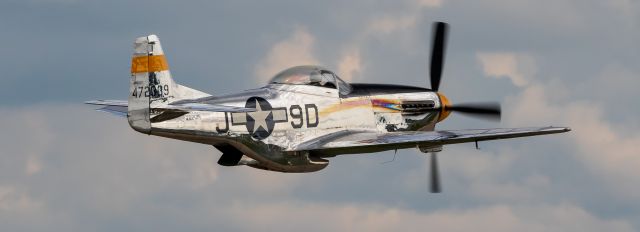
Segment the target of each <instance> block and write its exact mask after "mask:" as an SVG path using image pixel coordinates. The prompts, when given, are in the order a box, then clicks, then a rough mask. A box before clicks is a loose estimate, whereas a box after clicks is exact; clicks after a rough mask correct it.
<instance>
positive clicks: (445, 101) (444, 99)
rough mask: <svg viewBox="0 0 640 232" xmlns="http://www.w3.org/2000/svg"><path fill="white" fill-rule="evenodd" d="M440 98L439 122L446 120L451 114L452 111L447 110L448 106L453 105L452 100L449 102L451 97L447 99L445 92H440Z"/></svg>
mask: <svg viewBox="0 0 640 232" xmlns="http://www.w3.org/2000/svg"><path fill="white" fill-rule="evenodd" d="M437 94H438V98H440V108H441V110H440V116H438V122H441V121H442V120H444V119H445V118H447V117H448V116H449V114H451V111H449V110H447V107H449V106H451V102H449V99H447V97H445V96H444V94H442V93H440V92H438V93H437Z"/></svg>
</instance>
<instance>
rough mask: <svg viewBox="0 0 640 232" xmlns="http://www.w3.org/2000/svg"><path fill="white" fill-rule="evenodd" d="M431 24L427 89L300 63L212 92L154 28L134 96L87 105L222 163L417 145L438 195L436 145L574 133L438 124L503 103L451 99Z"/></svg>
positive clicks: (265, 165) (137, 69)
mask: <svg viewBox="0 0 640 232" xmlns="http://www.w3.org/2000/svg"><path fill="white" fill-rule="evenodd" d="M434 25H435V30H434V32H435V34H434V37H433V48H432V54H431V89H427V88H421V87H414V86H402V85H386V84H360V83H347V82H345V81H343V80H341V79H340V78H339V77H338V76H337V75H336V74H335V73H333V72H331V71H329V70H327V69H324V68H322V67H318V66H298V67H293V68H290V69H287V70H284V71H282V72H280V73H279V74H277V75H276V76H275V77H274V78H273V79H272V80H271V81H270V82H269V83H268V84H267V85H266V86H264V87H262V88H257V89H250V90H246V91H242V92H239V93H233V94H228V95H220V96H213V95H209V94H206V93H204V92H200V91H198V90H194V89H191V88H188V87H186V86H182V85H179V84H177V83H176V82H174V80H173V79H172V77H171V73H170V72H169V66H168V65H167V60H166V58H165V56H164V52H163V51H162V47H161V46H160V41H159V40H158V37H157V36H155V35H149V36H144V37H140V38H137V39H136V41H135V43H134V47H135V51H134V53H133V59H132V61H131V85H130V89H129V99H128V101H118V100H99V101H89V102H86V103H87V104H92V105H101V106H102V108H100V109H98V110H99V111H104V112H109V113H114V114H116V115H119V116H122V117H127V119H128V121H129V125H130V126H131V127H132V128H133V129H134V130H136V131H138V132H141V133H144V134H149V135H156V136H162V137H167V138H172V139H179V140H184V141H190V142H196V143H202V144H210V145H213V146H214V147H215V148H217V149H218V150H220V152H222V156H221V157H220V159H219V160H218V164H220V165H224V166H239V165H247V166H250V167H254V168H259V169H264V170H270V171H278V172H314V171H318V170H321V169H323V168H325V167H326V166H327V165H328V164H329V161H328V160H327V159H326V158H328V157H333V156H336V155H343V154H355V153H370V152H380V151H386V150H397V149H405V148H418V149H419V150H420V151H421V152H424V153H431V191H432V192H440V184H439V183H440V181H439V177H438V171H437V170H438V168H437V157H436V152H439V151H441V150H442V146H443V145H447V144H456V143H466V142H476V143H477V142H478V141H484V140H495V139H507V138H515V137H525V136H534V135H543V134H552V133H562V132H567V131H569V130H570V129H569V128H565V127H534V128H508V129H467V130H438V131H436V130H434V129H435V126H436V124H437V123H438V122H441V121H442V120H444V119H445V118H447V116H448V115H449V114H450V113H451V112H460V113H464V114H467V115H472V116H481V117H489V118H493V119H499V118H500V106H499V104H497V103H492V104H486V103H485V104H477V103H476V104H459V105H454V104H451V103H450V101H449V100H447V98H446V97H445V96H444V95H443V94H442V93H441V92H439V91H438V90H439V89H438V86H439V84H440V77H441V73H442V67H443V63H444V62H443V59H444V52H445V45H446V36H447V28H448V26H447V24H445V23H436V24H434Z"/></svg>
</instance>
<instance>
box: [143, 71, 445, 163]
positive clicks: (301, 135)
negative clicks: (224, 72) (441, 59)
mask: <svg viewBox="0 0 640 232" xmlns="http://www.w3.org/2000/svg"><path fill="white" fill-rule="evenodd" d="M351 86H352V90H351V91H350V93H349V94H346V95H344V94H341V93H340V92H339V91H338V89H336V88H327V87H321V86H313V85H288V84H269V85H267V86H265V87H262V88H258V89H251V90H246V91H242V92H239V93H235V94H229V95H221V96H210V97H205V98H200V99H190V100H183V101H181V102H180V103H184V102H189V101H191V102H199V103H207V104H222V105H228V106H238V107H246V108H253V109H256V110H255V111H254V112H246V113H245V112H243V113H230V112H205V111H194V112H189V113H187V114H183V115H174V116H173V117H171V116H170V117H167V115H162V114H158V115H153V112H152V116H151V121H152V122H153V123H152V130H151V131H150V134H153V135H158V136H163V137H169V138H174V139H181V140H186V141H192V142H199V143H204V144H211V145H214V146H216V147H218V148H219V149H221V148H220V147H226V148H227V149H228V148H231V149H237V150H238V151H239V152H242V154H244V155H245V156H247V157H250V158H251V159H253V160H255V161H256V162H253V163H249V165H252V166H254V167H257V168H264V169H269V170H274V171H282V172H309V171H317V170H320V169H322V168H324V167H325V166H326V165H327V163H328V161H326V160H324V159H322V158H323V157H329V156H335V155H340V154H349V153H352V151H349V150H339V151H333V152H314V151H304V152H299V151H296V152H290V151H291V150H296V149H295V148H296V146H298V145H300V144H303V143H305V142H309V141H315V140H318V139H319V138H322V137H323V136H329V135H331V136H336V134H340V133H339V132H340V131H376V132H380V133H386V132H393V131H416V130H433V128H434V126H435V124H436V123H437V122H438V121H439V120H441V118H440V117H441V112H440V111H437V110H433V109H435V108H439V107H440V106H441V104H442V103H441V99H440V96H439V95H438V94H437V93H435V92H433V91H431V90H429V89H425V88H419V87H411V86H399V85H380V84H351ZM176 116H177V117H176ZM374 151H379V150H374ZM372 152H373V151H372ZM357 153H362V150H359V151H358V152H357Z"/></svg>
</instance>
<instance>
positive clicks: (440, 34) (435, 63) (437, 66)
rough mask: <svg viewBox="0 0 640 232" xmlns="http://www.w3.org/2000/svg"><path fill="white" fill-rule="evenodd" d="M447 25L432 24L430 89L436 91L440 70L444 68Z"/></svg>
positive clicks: (441, 23)
mask: <svg viewBox="0 0 640 232" xmlns="http://www.w3.org/2000/svg"><path fill="white" fill-rule="evenodd" d="M448 27H449V26H448V24H446V23H443V22H436V23H434V32H433V40H432V48H431V67H430V70H431V73H430V74H431V89H432V90H433V91H436V92H437V91H438V87H440V79H441V78H442V68H443V66H444V55H445V51H446V47H447V33H448V32H447V31H448Z"/></svg>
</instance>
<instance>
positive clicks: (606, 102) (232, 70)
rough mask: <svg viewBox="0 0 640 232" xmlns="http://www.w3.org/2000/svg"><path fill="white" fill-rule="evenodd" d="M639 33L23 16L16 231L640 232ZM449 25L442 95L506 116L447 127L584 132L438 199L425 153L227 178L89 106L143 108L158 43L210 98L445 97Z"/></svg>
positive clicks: (584, 7)
mask: <svg viewBox="0 0 640 232" xmlns="http://www.w3.org/2000/svg"><path fill="white" fill-rule="evenodd" d="M639 16H640V2H638V1H635V0H608V1H599V0H580V1H578V0H554V1H547V0H543V1H525V0H508V1H507V0H483V1H465V0H399V1H376V0H361V1H337V0H328V1H285V0H274V1H204V0H192V1H168V0H154V1H152V0H140V1H131V0H126V1H125V0H113V1H97V0H5V1H2V2H0V31H2V33H1V35H2V36H0V54H1V55H0V70H2V78H0V115H2V117H3V119H4V120H2V121H0V128H1V129H2V132H1V133H0V148H1V149H0V229H1V230H2V231H177V230H179V231H205V230H209V231H247V230H266V231H276V230H277V231H390V230H395V231H424V230H429V229H431V230H438V231H468V230H476V231H478V230H479V231H488V230H491V231H640V168H638V167H640V146H639V145H638V144H640V132H639V131H640V117H638V115H640V107H638V106H639V104H638V103H637V99H639V98H640V92H639V91H637V88H638V86H640V66H638V64H640V46H638V41H640V17H639ZM434 21H445V22H448V23H449V24H450V26H451V28H450V29H451V31H450V34H449V35H450V40H449V47H448V53H447V57H446V64H445V70H444V77H443V80H442V84H441V86H440V89H441V91H442V92H444V93H445V94H446V95H447V97H448V98H449V99H450V100H451V101H452V102H454V103H455V102H469V101H498V102H501V103H502V107H503V117H502V118H503V120H502V122H499V123H497V122H485V121H480V120H476V119H469V118H466V117H464V116H460V115H452V116H450V117H449V118H448V119H447V120H446V121H444V122H443V123H441V124H439V125H438V128H440V129H463V128H491V127H527V126H550V125H553V126H568V127H571V128H572V129H573V131H571V132H570V133H565V134H561V135H549V136H540V137H531V138H526V139H513V140H501V141H492V142H481V143H480V150H476V149H475V147H474V145H473V144H460V145H451V146H446V147H445V148H444V151H443V152H441V153H440V155H439V161H440V169H441V172H442V173H441V177H442V184H443V193H441V194H431V193H429V191H428V185H427V184H428V171H429V169H428V167H429V166H428V157H427V156H426V155H424V154H421V153H420V152H418V151H417V150H411V149H409V150H401V151H398V154H397V157H396V158H395V160H394V154H393V152H382V153H374V154H360V155H347V156H339V157H335V158H331V160H330V165H329V166H328V167H327V168H326V169H324V170H321V171H319V172H314V173H305V174H291V173H275V172H266V171H262V170H257V169H252V168H248V167H222V166H218V165H217V164H216V161H217V159H218V158H219V156H220V152H218V151H217V150H215V149H214V148H213V147H210V146H206V145H201V144H193V143H187V142H180V141H174V140H169V139H164V138H158V137H151V136H147V135H143V134H140V133H137V132H134V131H133V130H132V129H130V128H129V126H128V124H127V122H126V121H125V120H123V119H121V118H117V117H113V116H111V115H108V114H104V113H100V112H95V111H93V108H92V107H90V106H86V105H83V104H82V102H83V101H86V100H93V99H125V98H126V96H127V91H128V84H129V78H130V76H129V75H130V74H129V65H130V56H131V53H132V50H133V48H132V44H133V40H134V39H135V38H136V37H138V36H144V35H148V34H152V33H153V34H157V35H158V36H159V37H160V39H161V41H162V44H163V49H164V51H165V53H166V55H167V59H168V62H169V65H170V67H171V71H172V74H173V76H174V78H175V80H176V81H177V82H179V83H180V84H183V85H186V86H190V87H193V88H195V89H198V90H203V91H206V92H208V93H211V94H223V93H231V92H233V91H239V90H243V89H249V88H256V87H260V86H262V85H264V83H265V82H266V81H267V80H268V79H269V78H270V77H271V76H272V75H274V74H275V73H277V72H278V71H280V70H282V69H285V68H288V67H290V66H296V65H305V64H319V65H323V66H326V67H328V68H330V69H331V70H334V71H335V72H336V73H338V75H340V76H341V77H342V78H343V79H345V80H348V81H351V82H372V83H394V84H404V85H413V86H422V87H428V79H427V75H428V57H429V49H430V48H429V47H430V39H431V24H432V22H434ZM391 160H394V161H393V162H388V161H391Z"/></svg>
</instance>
